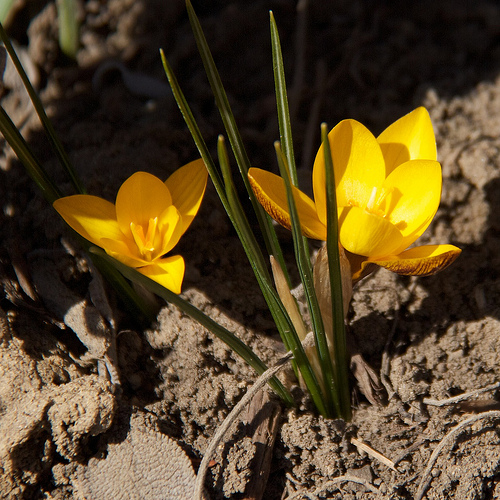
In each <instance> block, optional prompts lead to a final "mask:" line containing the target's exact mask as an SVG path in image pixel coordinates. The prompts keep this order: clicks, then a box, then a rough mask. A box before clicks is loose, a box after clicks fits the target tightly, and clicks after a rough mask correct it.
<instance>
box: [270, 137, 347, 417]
mask: <svg viewBox="0 0 500 500" xmlns="http://www.w3.org/2000/svg"><path fill="white" fill-rule="evenodd" d="M275 148H276V156H277V159H278V165H279V167H280V173H281V176H282V178H283V180H284V181H285V187H286V192H287V200H288V210H289V213H290V219H291V223H292V236H293V243H294V250H295V259H296V261H297V266H298V269H299V274H300V279H301V281H302V284H303V286H304V294H305V296H306V300H307V305H308V307H309V312H310V315H311V323H312V327H313V332H314V338H315V342H316V349H317V353H318V358H319V362H320V365H321V371H322V375H323V383H324V387H325V391H324V393H323V401H324V403H325V406H326V409H327V413H326V414H325V415H324V416H326V417H333V415H334V404H335V411H336V412H337V414H338V413H340V408H339V407H338V405H337V404H336V398H335V397H334V394H335V389H336V388H335V384H334V374H333V367H332V361H331V358H330V352H329V349H328V342H327V339H326V334H325V328H324V325H323V319H322V317H321V311H320V308H319V303H318V299H317V297H316V291H315V289H314V281H313V271H312V266H311V260H310V255H309V248H308V242H307V239H306V238H305V237H304V236H302V230H301V225H300V218H299V214H298V211H297V207H296V205H295V200H294V197H293V193H292V184H291V181H290V176H289V173H288V172H289V169H288V167H287V165H286V158H285V156H284V154H283V152H282V151H281V148H280V145H279V143H276V144H275ZM308 388H309V387H308ZM309 390H310V391H311V388H309Z"/></svg>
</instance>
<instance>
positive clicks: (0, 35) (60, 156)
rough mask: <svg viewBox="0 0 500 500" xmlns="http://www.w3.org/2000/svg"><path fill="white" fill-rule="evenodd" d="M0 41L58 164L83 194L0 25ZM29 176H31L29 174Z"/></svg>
mask: <svg viewBox="0 0 500 500" xmlns="http://www.w3.org/2000/svg"><path fill="white" fill-rule="evenodd" d="M0 39H1V40H2V42H3V44H4V45H5V48H6V49H7V52H8V53H9V56H10V58H11V59H12V62H13V63H14V66H15V67H16V70H17V72H18V73H19V76H20V77H21V80H22V81H23V84H24V86H25V87H26V90H27V92H28V95H29V96H30V99H31V102H32V103H33V106H34V108H35V111H36V112H37V115H38V117H39V119H40V121H41V123H42V126H43V128H44V129H45V133H46V134H47V137H48V139H49V141H50V144H51V147H52V149H53V150H54V152H55V154H56V155H57V158H58V160H59V162H60V164H61V165H62V166H63V168H64V169H65V170H66V172H67V173H68V175H69V177H70V179H71V182H72V183H73V186H74V188H75V189H76V191H77V192H78V193H80V194H82V193H85V188H84V186H83V184H82V182H81V181H80V179H79V178H78V175H77V174H76V172H75V169H74V168H73V166H72V165H71V162H70V161H69V158H68V155H67V154H66V151H65V150H64V147H63V145H62V143H61V141H60V140H59V137H58V136H57V134H56V131H55V130H54V126H53V125H52V122H51V121H50V120H49V118H48V117H47V113H45V109H44V108H43V104H42V101H41V100H40V98H39V97H38V94H37V93H36V91H35V89H34V88H33V85H31V82H30V80H29V78H28V75H27V74H26V72H25V71H24V68H23V66H22V64H21V61H20V60H19V58H18V57H17V54H16V51H15V50H14V48H13V47H12V44H11V43H10V40H9V37H8V36H7V33H5V30H4V28H3V26H2V24H0ZM30 175H31V174H30Z"/></svg>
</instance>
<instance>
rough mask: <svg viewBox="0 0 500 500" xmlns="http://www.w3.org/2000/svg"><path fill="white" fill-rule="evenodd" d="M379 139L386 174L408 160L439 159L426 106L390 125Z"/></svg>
mask: <svg viewBox="0 0 500 500" xmlns="http://www.w3.org/2000/svg"><path fill="white" fill-rule="evenodd" d="M377 140H378V142H379V144H380V147H381V149H382V153H383V154H384V158H385V163H386V175H389V174H390V173H391V172H392V171H393V170H394V169H395V168H396V167H397V166H398V165H401V164H402V163H404V162H405V161H408V160H418V159H419V160H434V161H436V159H437V152H436V139H435V137H434V130H433V129H432V122H431V118H430V116H429V113H428V112H427V110H426V109H425V108H424V107H419V108H417V109H415V110H413V111H412V112H411V113H408V114H407V115H405V116H403V117H402V118H400V119H399V120H397V121H395V122H394V123H393V124H392V125H389V127H387V128H386V129H385V130H384V131H383V132H382V133H381V134H380V135H379V136H378V137H377Z"/></svg>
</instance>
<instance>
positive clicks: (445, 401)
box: [423, 382, 500, 406]
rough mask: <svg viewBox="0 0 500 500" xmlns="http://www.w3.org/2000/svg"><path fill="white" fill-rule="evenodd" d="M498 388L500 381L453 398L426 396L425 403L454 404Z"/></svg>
mask: <svg viewBox="0 0 500 500" xmlns="http://www.w3.org/2000/svg"><path fill="white" fill-rule="evenodd" d="M496 389H500V382H497V383H495V384H491V385H488V386H486V387H482V388H480V389H475V390H474V391H470V392H465V393H464V394H459V395H458V396H453V397H452V398H446V399H432V398H424V400H423V403H424V404H426V405H431V406H446V405H452V404H455V403H458V402H460V401H464V400H466V399H470V398H473V397H474V396H477V395H479V394H483V393H484V392H490V391H494V390H496Z"/></svg>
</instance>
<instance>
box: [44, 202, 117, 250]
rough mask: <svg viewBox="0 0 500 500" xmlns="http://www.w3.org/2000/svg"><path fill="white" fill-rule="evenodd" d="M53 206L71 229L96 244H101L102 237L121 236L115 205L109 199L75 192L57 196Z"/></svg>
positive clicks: (113, 237) (115, 237) (112, 237)
mask: <svg viewBox="0 0 500 500" xmlns="http://www.w3.org/2000/svg"><path fill="white" fill-rule="evenodd" d="M53 206H54V208H55V209H56V210H57V211H58V212H59V214H60V215H61V217H62V218H63V219H64V220H65V221H66V223H67V224H68V225H69V226H70V227H71V228H72V229H74V230H75V231H76V232H77V233H78V234H80V235H81V236H83V237H84V238H85V239H87V240H89V241H91V242H92V243H94V244H95V245H97V246H102V243H101V240H102V238H110V239H121V238H123V234H122V232H121V231H120V228H119V226H118V223H117V221H116V211H115V206H114V205H113V204H112V203H110V202H109V201H106V200H103V199H102V198H99V197H97V196H91V195H86V194H77V195H74V196H66V197H64V198H59V199H58V200H56V201H55V202H54V204H53Z"/></svg>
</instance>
